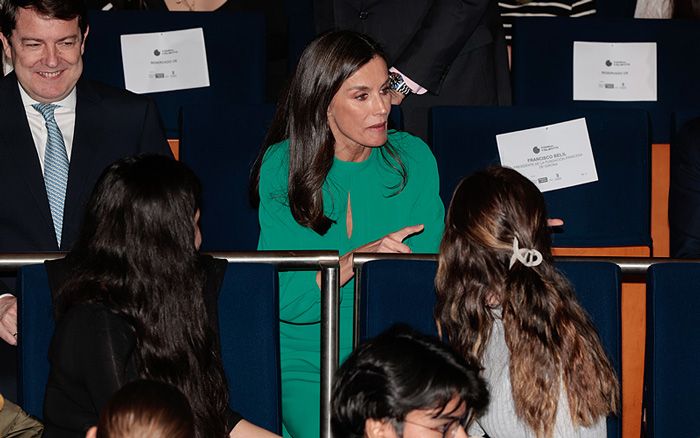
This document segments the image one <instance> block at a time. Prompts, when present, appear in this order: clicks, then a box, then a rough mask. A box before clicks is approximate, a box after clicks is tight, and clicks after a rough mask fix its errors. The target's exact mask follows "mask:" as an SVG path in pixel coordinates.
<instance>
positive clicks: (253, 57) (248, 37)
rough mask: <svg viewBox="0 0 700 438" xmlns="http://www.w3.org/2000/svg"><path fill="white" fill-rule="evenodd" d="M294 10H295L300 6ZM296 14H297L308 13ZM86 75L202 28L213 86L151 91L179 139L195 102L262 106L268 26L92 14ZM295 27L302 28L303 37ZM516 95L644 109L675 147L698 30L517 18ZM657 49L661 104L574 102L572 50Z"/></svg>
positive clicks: (664, 23)
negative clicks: (136, 41) (137, 36)
mask: <svg viewBox="0 0 700 438" xmlns="http://www.w3.org/2000/svg"><path fill="white" fill-rule="evenodd" d="M297 9H298V8H297ZM290 10H294V16H295V17H296V18H298V17H297V16H298V15H299V14H302V13H306V14H308V13H309V11H306V10H295V9H294V8H290ZM90 23H91V26H90V37H89V38H88V39H87V49H86V51H85V60H84V61H85V76H86V77H87V78H90V79H95V80H100V81H102V82H105V83H108V84H111V85H114V86H117V87H123V86H124V77H123V66H122V58H121V48H120V35H122V34H133V33H146V32H165V31H172V30H179V29H189V28H195V27H201V28H202V29H203V31H204V37H205V43H206V52H207V58H208V67H209V75H210V82H211V86H209V87H205V88H197V89H190V90H182V91H170V92H161V93H152V94H151V96H152V97H153V98H155V100H156V102H157V104H158V107H159V109H160V111H161V113H162V116H163V119H164V122H165V125H166V128H167V131H168V135H169V136H170V137H171V138H175V137H177V136H178V134H179V133H178V130H177V114H178V110H179V108H180V106H182V105H185V104H190V103H202V102H227V103H262V102H263V101H264V100H265V96H266V93H265V77H266V74H265V70H266V65H265V59H266V58H265V23H264V17H263V16H262V15H259V14H256V13H236V14H202V13H177V14H172V13H168V12H158V11H148V12H144V11H120V12H99V11H94V12H92V13H91V15H90ZM299 23H301V22H300V21H299V20H296V19H295V21H293V22H292V24H293V25H291V28H292V32H291V38H290V48H289V52H290V56H289V58H290V62H294V60H296V59H297V57H298V55H299V50H300V46H301V45H303V43H304V42H305V41H306V40H308V39H309V38H310V37H311V35H310V33H309V29H306V28H307V27H309V25H308V24H305V25H302V24H299ZM297 28H299V29H297ZM513 31H514V34H515V38H514V41H515V43H514V46H513V58H512V59H513V69H512V70H513V71H512V79H513V97H514V99H513V100H514V103H515V105H516V106H520V105H525V106H549V107H551V106H555V107H573V108H578V109H588V108H608V109H624V108H634V109H643V110H646V111H647V112H648V113H649V114H650V120H651V123H650V125H649V126H650V135H651V139H652V141H653V143H669V142H670V140H671V134H672V124H673V120H672V117H671V115H672V113H673V112H676V111H683V110H694V109H697V108H698V102H700V83H699V82H698V81H697V77H698V76H700V45H697V44H688V42H689V41H697V40H698V39H700V26H698V25H697V23H696V22H693V21H683V20H634V19H622V18H604V17H587V18H585V19H569V18H564V17H559V18H553V17H546V18H542V17H519V18H518V19H517V20H516V22H515V23H514V27H513ZM574 41H597V42H655V43H656V45H657V60H658V70H657V73H658V99H657V101H655V102H639V101H637V102H600V101H574V100H573V42H574Z"/></svg>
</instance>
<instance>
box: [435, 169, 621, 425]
mask: <svg viewBox="0 0 700 438" xmlns="http://www.w3.org/2000/svg"><path fill="white" fill-rule="evenodd" d="M435 284H436V290H437V294H438V298H437V304H436V308H435V317H436V319H437V321H438V324H439V327H440V329H441V330H442V332H443V333H445V334H446V335H447V338H448V339H449V342H450V343H451V344H452V346H453V347H454V348H455V349H456V350H457V351H459V352H460V353H461V354H462V355H464V356H472V355H473V356H475V357H476V358H477V359H478V361H479V362H480V363H481V365H482V366H483V368H484V369H483V375H484V378H485V379H486V381H487V382H488V384H489V391H490V393H491V404H490V406H489V408H488V410H487V412H486V413H485V414H484V415H482V416H481V417H480V418H479V419H478V420H477V424H476V425H475V426H474V427H472V428H471V429H470V430H469V434H470V435H471V436H483V435H484V434H485V433H486V434H488V436H490V437H491V438H500V437H509V438H517V437H537V438H551V437H601V438H603V437H605V436H606V423H605V419H606V416H608V415H610V414H613V413H615V412H617V410H618V406H619V402H620V400H619V385H618V380H617V377H616V376H615V371H614V370H613V367H612V366H611V364H610V360H609V359H608V358H607V356H606V354H605V351H604V350H603V347H602V345H601V343H600V339H599V338H598V334H597V332H596V330H595V328H594V326H593V323H592V322H591V320H590V318H589V316H588V315H587V314H586V312H585V311H584V309H583V308H582V307H581V305H580V304H579V303H578V302H577V300H576V295H575V293H574V290H573V287H572V286H571V284H570V283H569V282H568V281H567V280H566V279H565V278H564V276H563V275H562V274H561V273H560V272H558V271H557V270H556V268H555V267H554V260H553V257H552V252H551V240H550V235H549V229H548V226H547V213H546V209H545V202H544V197H543V196H542V194H541V193H540V192H539V190H538V189H537V187H535V185H534V184H533V183H532V182H530V181H529V180H528V179H527V178H525V177H524V176H522V175H520V174H519V173H518V172H516V171H515V170H512V169H507V168H502V167H494V168H490V169H487V170H485V171H481V172H477V173H475V174H473V175H471V176H469V177H467V178H465V179H463V180H462V181H461V182H460V183H459V185H458V187H457V189H456V190H455V193H454V195H453V197H452V202H451V204H450V207H449V210H448V213H447V218H446V223H445V232H444V235H443V239H442V243H441V245H440V258H439V267H438V273H437V277H436V280H435Z"/></svg>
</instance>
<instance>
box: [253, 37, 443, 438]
mask: <svg viewBox="0 0 700 438" xmlns="http://www.w3.org/2000/svg"><path fill="white" fill-rule="evenodd" d="M393 93H394V91H392V90H391V88H390V84H389V72H388V68H387V64H386V60H385V58H384V55H383V54H382V52H381V51H380V49H379V48H378V46H377V44H376V43H375V42H373V41H372V40H371V39H369V38H368V37H366V36H364V35H362V34H358V33H355V32H350V31H340V32H333V33H329V34H325V35H323V36H321V37H319V38H317V39H316V40H314V41H313V42H312V43H311V44H310V45H309V46H308V47H307V48H306V50H305V51H304V53H303V54H302V56H301V59H300V61H299V65H298V67H297V71H296V73H295V75H294V77H293V78H292V81H291V83H290V86H289V89H288V91H287V93H286V95H285V96H284V97H283V98H282V100H281V102H280V103H279V105H278V108H277V113H276V115H275V118H274V120H273V123H272V126H271V128H270V130H269V132H268V135H267V138H266V140H265V145H264V147H263V148H262V150H261V152H260V156H259V157H258V160H257V162H256V164H255V167H254V169H253V172H252V177H251V178H252V184H251V191H252V195H253V199H254V200H255V201H256V202H259V218H260V241H259V243H258V249H260V250H338V251H339V252H340V254H342V257H341V259H340V266H341V269H340V271H341V272H340V284H341V286H342V287H341V308H340V358H341V360H343V359H344V358H345V357H346V356H347V355H348V354H349V353H350V350H351V348H352V345H351V343H352V312H353V280H352V277H353V273H352V257H353V254H354V253H355V252H385V253H410V252H419V253H426V252H429V253H433V252H436V251H437V249H438V245H439V242H440V237H441V233H442V229H443V221H444V207H443V204H442V202H441V200H440V198H439V194H438V192H439V187H438V173H437V166H436V164H435V158H434V157H433V155H432V153H431V152H430V149H429V148H428V146H427V145H426V144H425V143H424V142H423V141H422V140H420V139H419V138H417V137H414V136H412V135H410V134H408V133H404V132H398V131H391V130H387V119H388V115H389V110H390V108H391V101H392V95H393ZM319 284H320V274H319V273H315V272H288V273H281V274H280V320H281V324H280V349H281V361H282V414H283V419H284V432H285V436H288V437H294V438H314V437H318V436H319V406H320V402H319V400H320V398H319V376H320V317H321V314H320V313H321V310H320V301H321V294H320V286H319Z"/></svg>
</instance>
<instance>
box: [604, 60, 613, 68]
mask: <svg viewBox="0 0 700 438" xmlns="http://www.w3.org/2000/svg"><path fill="white" fill-rule="evenodd" d="M612 64H613V63H612V61H611V60H609V59H608V60H606V61H605V65H606V66H607V67H612Z"/></svg>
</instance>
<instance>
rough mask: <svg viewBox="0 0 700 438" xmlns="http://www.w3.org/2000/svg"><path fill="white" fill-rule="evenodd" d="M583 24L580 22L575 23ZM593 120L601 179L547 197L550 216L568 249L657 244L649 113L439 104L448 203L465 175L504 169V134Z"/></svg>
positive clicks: (438, 146) (438, 136)
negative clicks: (500, 141)
mask: <svg viewBox="0 0 700 438" xmlns="http://www.w3.org/2000/svg"><path fill="white" fill-rule="evenodd" d="M572 21H575V20H572ZM581 117H585V118H586V124H587V127H588V133H589V137H590V140H591V147H592V150H593V156H594V159H595V164H596V169H597V172H598V181H596V182H593V183H588V184H584V185H579V186H576V187H570V188H566V189H562V190H555V191H550V192H547V193H544V197H545V200H546V201H547V208H548V213H549V215H550V217H557V218H562V219H564V226H563V227H562V228H563V230H562V231H561V232H557V233H555V234H554V235H553V236H552V237H553V242H554V245H555V246H560V247H604V246H649V245H651V228H650V197H651V192H650V190H651V189H650V182H649V181H650V167H649V166H650V164H649V156H650V155H649V154H650V145H649V133H648V129H647V115H646V113H645V112H644V111H641V110H610V109H577V108H566V109H565V108H539V107H438V108H433V110H432V113H431V118H432V119H431V120H432V122H431V123H432V125H431V126H432V141H431V144H432V147H433V151H434V153H435V158H436V159H437V164H438V169H439V173H440V195H441V196H442V199H443V202H444V203H445V205H448V204H449V202H450V199H451V198H452V192H453V190H454V189H455V187H456V185H457V183H458V182H459V180H460V179H461V178H462V177H463V176H467V175H469V174H471V173H473V172H475V171H477V170H481V169H484V168H486V167H488V166H493V165H498V164H500V159H499V155H498V147H497V145H496V135H497V134H502V133H506V132H512V131H519V130H522V129H528V128H534V127H538V126H543V125H548V124H552V123H559V122H563V121H567V120H572V119H577V118H581Z"/></svg>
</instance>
